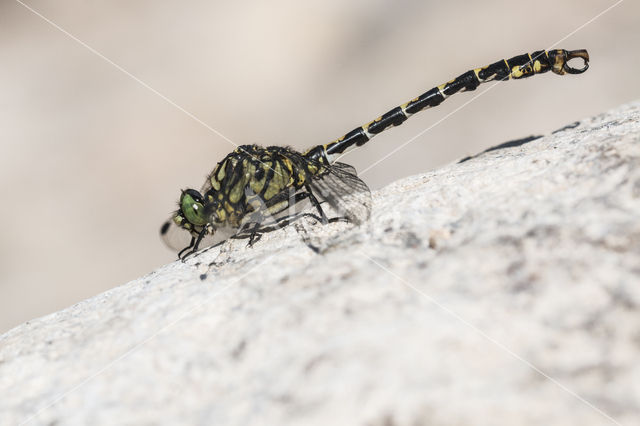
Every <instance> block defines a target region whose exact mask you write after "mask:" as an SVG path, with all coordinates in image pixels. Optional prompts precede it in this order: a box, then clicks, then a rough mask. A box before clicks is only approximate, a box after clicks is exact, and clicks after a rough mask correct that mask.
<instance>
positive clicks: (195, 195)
mask: <svg viewBox="0 0 640 426" xmlns="http://www.w3.org/2000/svg"><path fill="white" fill-rule="evenodd" d="M178 206H179V209H178V211H177V212H176V214H175V216H174V217H173V222H174V223H175V224H176V225H178V226H179V227H181V228H183V229H186V230H188V231H197V230H198V229H202V228H203V227H205V226H206V225H207V223H208V222H209V220H208V218H207V215H206V213H205V206H204V200H203V197H202V195H201V194H200V193H199V192H198V191H196V190H195V189H185V190H183V191H182V194H180V201H179V203H178Z"/></svg>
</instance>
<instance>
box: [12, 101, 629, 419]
mask: <svg viewBox="0 0 640 426" xmlns="http://www.w3.org/2000/svg"><path fill="white" fill-rule="evenodd" d="M341 226H343V225H341V224H332V225H329V226H328V227H321V226H317V227H314V228H313V229H312V231H313V232H314V234H313V235H315V234H322V235H324V234H328V233H331V232H333V233H334V234H335V233H337V232H338V233H341V234H342V235H339V238H338V239H329V240H327V239H326V238H325V239H324V240H322V241H324V242H325V243H326V244H325V246H326V251H325V252H324V253H323V254H322V255H318V254H315V253H314V252H312V251H311V250H309V249H308V248H307V247H306V246H305V245H304V243H303V242H302V241H301V239H300V237H299V235H298V234H297V232H296V230H295V229H294V227H293V226H290V227H288V228H286V229H285V230H283V231H277V232H273V233H270V234H267V235H265V236H264V237H263V238H262V240H260V241H259V242H258V243H257V244H256V245H255V246H254V247H253V248H250V249H247V248H245V245H246V242H245V241H233V242H229V243H225V244H224V245H223V246H221V247H219V248H214V249H211V250H209V251H207V252H205V253H203V254H201V255H200V256H198V257H197V258H195V259H192V260H190V261H188V262H187V263H186V264H182V263H180V262H176V263H173V264H170V265H167V266H165V267H163V268H161V269H159V270H157V271H154V272H152V273H151V274H149V275H148V276H146V277H143V278H141V279H139V280H136V281H133V282H130V283H128V284H125V285H123V286H120V287H117V288H114V289H113V290H111V291H108V292H106V293H103V294H100V295H98V296H96V297H93V298H91V299H89V300H86V301H84V302H82V303H79V304H77V305H74V306H72V307H70V308H68V309H65V310H63V311H61V312H58V313H55V314H52V315H49V316H46V317H43V318H39V319H36V320H33V321H31V322H28V323H26V324H23V325H21V326H19V327H17V328H15V329H13V330H11V331H9V332H8V333H6V334H4V335H3V336H1V337H0V395H1V397H0V424H2V425H5V424H19V423H21V422H27V423H29V424H44V425H68V424H71V425H76V424H77V425H86V424H91V425H113V424H136V425H152V424H163V425H178V424H196V425H210V424H216V425H221V424H224V425H283V424H292V425H411V426H414V425H563V426H565V425H606V424H616V422H618V423H619V424H625V425H636V424H640V366H639V365H638V361H639V360H640V307H639V306H640V103H635V104H630V105H627V106H623V107H621V108H619V109H617V110H615V111H611V112H608V113H606V114H602V115H600V116H597V117H594V118H592V119H587V120H584V121H582V122H581V123H580V125H579V126H578V127H575V128H571V129H566V130H563V131H559V132H557V133H554V134H553V135H549V136H546V137H544V138H541V139H536V140H533V141H530V142H528V143H525V144H522V145H520V146H515V147H509V148H503V149H497V150H492V151H489V152H485V153H483V154H480V155H478V156H476V157H474V158H472V159H470V160H468V161H465V162H462V163H459V164H452V165H450V166H447V167H444V168H441V169H439V170H436V171H433V172H430V173H426V174H424V175H421V176H413V177H410V178H407V179H404V180H402V181H398V182H396V183H394V184H392V185H389V186H387V187H386V188H384V189H382V190H381V191H379V192H377V193H375V194H374V210H373V215H372V218H371V220H370V222H369V223H368V224H367V225H365V226H363V227H361V228H359V229H355V230H353V231H351V232H342V231H341V229H340V227H341ZM210 262H215V264H214V265H213V266H211V267H209V266H207V264H208V263H210ZM114 266H115V265H105V268H109V267H114ZM34 267H37V265H34ZM115 267H117V266H115ZM100 273H101V271H96V274H100ZM203 274H205V275H206V276H204V275H203ZM90 279H91V277H87V280H90ZM34 297H35V296H34Z"/></svg>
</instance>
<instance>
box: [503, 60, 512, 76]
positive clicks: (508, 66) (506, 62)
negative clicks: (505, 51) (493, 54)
mask: <svg viewBox="0 0 640 426" xmlns="http://www.w3.org/2000/svg"><path fill="white" fill-rule="evenodd" d="M503 61H504V63H505V64H506V65H507V69H508V70H510V69H511V66H510V65H509V62H508V61H507V60H506V59H503ZM509 79H511V73H509Z"/></svg>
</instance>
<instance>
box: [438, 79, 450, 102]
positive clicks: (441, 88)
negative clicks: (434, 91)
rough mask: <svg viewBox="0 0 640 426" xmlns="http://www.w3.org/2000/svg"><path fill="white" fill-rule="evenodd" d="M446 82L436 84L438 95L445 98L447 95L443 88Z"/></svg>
mask: <svg viewBox="0 0 640 426" xmlns="http://www.w3.org/2000/svg"><path fill="white" fill-rule="evenodd" d="M447 84H448V83H444V84H441V85H440V86H438V93H440V95H441V96H442V97H443V98H445V99H446V97H447V95H445V94H444V88H445V86H446V85H447Z"/></svg>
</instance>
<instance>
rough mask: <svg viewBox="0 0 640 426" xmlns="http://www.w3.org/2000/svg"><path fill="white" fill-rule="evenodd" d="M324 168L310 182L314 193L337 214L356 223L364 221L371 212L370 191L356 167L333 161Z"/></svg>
mask: <svg viewBox="0 0 640 426" xmlns="http://www.w3.org/2000/svg"><path fill="white" fill-rule="evenodd" d="M326 169H327V170H326V172H325V173H323V174H322V175H320V176H316V177H314V179H313V181H312V182H311V189H312V190H313V192H314V194H315V195H316V196H318V197H319V198H321V199H322V200H324V201H326V202H327V203H329V205H330V206H331V207H332V208H333V209H334V210H336V211H337V212H338V214H339V216H341V217H346V218H347V219H348V220H349V221H350V222H353V223H355V224H356V225H360V224H362V223H363V222H365V221H366V220H367V219H368V218H369V215H370V214H371V192H370V191H369V187H368V186H367V184H366V183H364V182H363V181H362V179H360V178H359V177H358V175H357V173H356V169H355V168H354V167H353V166H350V165H348V164H345V163H334V164H333V165H331V166H328V167H326Z"/></svg>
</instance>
